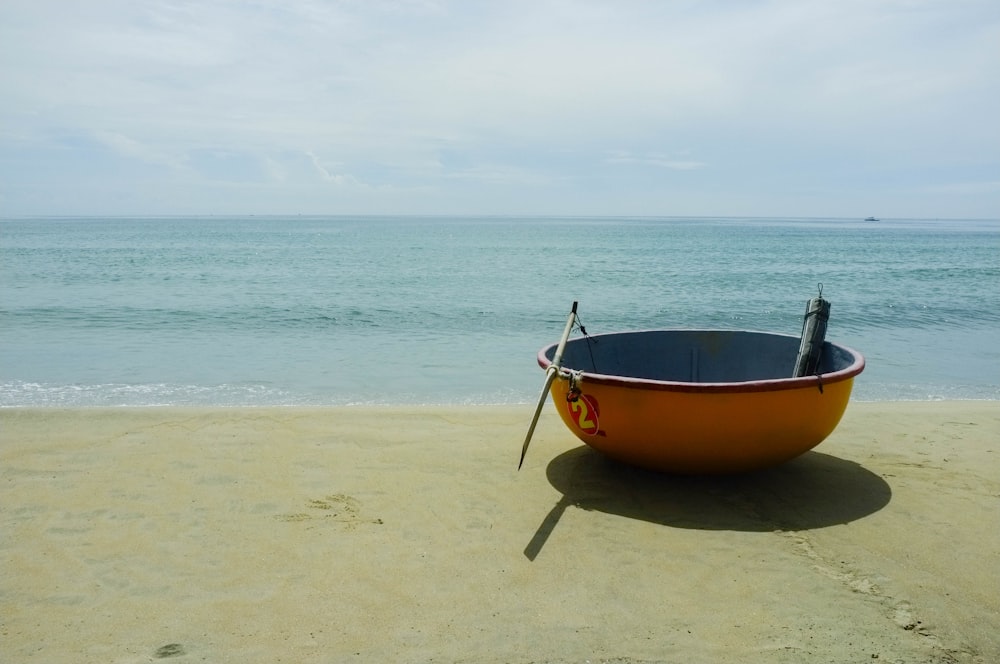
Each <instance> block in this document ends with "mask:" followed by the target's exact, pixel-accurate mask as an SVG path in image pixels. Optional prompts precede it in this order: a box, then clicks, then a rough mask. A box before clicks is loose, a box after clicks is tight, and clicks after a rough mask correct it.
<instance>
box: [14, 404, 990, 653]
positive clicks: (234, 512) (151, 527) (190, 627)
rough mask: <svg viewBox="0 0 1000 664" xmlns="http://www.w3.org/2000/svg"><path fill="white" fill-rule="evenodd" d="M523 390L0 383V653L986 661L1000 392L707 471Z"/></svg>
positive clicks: (887, 409) (868, 410)
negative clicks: (113, 392)
mask: <svg viewBox="0 0 1000 664" xmlns="http://www.w3.org/2000/svg"><path fill="white" fill-rule="evenodd" d="M530 410H531V407H530V406H522V407H486V408H472V407H461V408H450V407H449V408H444V407H427V408H402V407H401V408H327V409H299V408H283V409H214V410H196V409H184V408H162V409H86V410H54V409H38V410H31V409H7V410H3V411H0V570H2V571H0V660H2V661H4V662H12V663H17V662H46V663H52V664H57V663H61V662H74V663H77V662H102V663H104V662H114V663H124V662H151V661H154V662H155V661H163V660H165V661H170V662H178V663H181V662H202V661H208V662H350V661H358V662H376V661H377V662H585V661H590V662H602V661H610V662H660V661H662V662H686V663H691V662H706V663H707V662H862V661H864V662H873V661H879V662H906V663H909V662H921V663H924V662H942V663H943V662H977V663H983V664H986V663H992V662H996V661H1000V458H998V457H1000V403H998V402H989V401H986V402H931V403H852V404H851V405H850V406H849V408H848V411H847V414H846V415H845V417H844V420H843V421H842V422H841V424H840V426H839V427H838V429H837V430H836V431H835V432H834V433H833V435H832V436H831V437H830V438H828V439H827V440H826V441H825V442H824V443H823V444H821V445H820V446H819V447H818V448H816V450H815V451H813V452H810V453H807V454H806V455H804V456H802V457H800V458H799V459H797V460H795V461H792V462H790V463H788V464H785V465H783V466H780V467H777V468H774V469H770V470H766V471H762V472H758V473H754V474H750V475H744V476H737V477H725V478H685V477H671V476H665V475H658V474H655V473H650V472H645V471H640V470H636V469H632V468H629V467H625V466H622V465H619V464H616V463H614V462H611V461H608V460H606V459H604V458H603V457H601V456H599V455H598V454H596V453H594V452H591V451H590V450H589V448H586V447H582V446H581V445H580V443H579V442H578V441H577V440H576V439H575V438H574V437H572V436H571V435H570V434H569V432H568V431H567V430H566V429H565V428H564V427H563V425H562V423H561V422H559V421H558V418H557V417H556V415H555V414H554V413H553V411H552V409H551V406H549V407H548V408H547V409H546V412H545V413H544V414H543V416H542V419H541V421H540V422H539V425H538V429H537V430H536V433H535V438H534V440H533V442H532V445H531V449H530V450H529V452H528V457H527V459H526V461H525V465H524V468H523V469H522V470H521V471H520V472H518V471H517V470H516V468H517V460H518V456H519V453H520V447H521V442H522V440H523V437H524V432H525V429H526V427H527V423H528V419H529V417H530V415H531V413H530Z"/></svg>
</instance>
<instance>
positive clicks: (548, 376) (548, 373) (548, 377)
mask: <svg viewBox="0 0 1000 664" xmlns="http://www.w3.org/2000/svg"><path fill="white" fill-rule="evenodd" d="M575 322H576V301H575V300H574V301H573V309H572V311H570V312H569V318H567V319H566V329H565V330H563V335H562V339H560V340H559V345H558V346H557V347H556V354H555V355H554V356H553V357H552V364H550V365H549V368H548V369H546V370H545V384H544V385H543V386H542V393H541V394H540V395H538V406H536V407H535V414H534V416H532V418H531V424H530V425H529V426H528V435H526V436H525V437H524V445H523V446H522V447H521V460H520V461H519V462H518V464H517V469H518V470H521V465H522V464H524V455H525V454H527V453H528V443H530V442H531V435H532V434H533V433H535V425H536V424H538V416H539V415H541V414H542V407H543V406H544V405H545V398H546V397H547V396H549V388H550V387H552V381H554V380H555V379H556V376H558V375H559V367H560V365H561V364H562V356H563V351H565V350H566V341H567V340H568V339H569V333H570V332H571V331H572V330H573V323H575Z"/></svg>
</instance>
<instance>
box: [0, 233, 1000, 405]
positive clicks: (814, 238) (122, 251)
mask: <svg viewBox="0 0 1000 664" xmlns="http://www.w3.org/2000/svg"><path fill="white" fill-rule="evenodd" d="M819 284H822V287H823V296H824V297H825V298H826V299H827V300H829V301H830V302H831V303H832V312H831V320H830V324H829V329H828V334H827V338H828V339H830V340H832V341H835V342H838V343H841V344H844V345H847V346H850V347H852V348H855V349H857V350H859V351H861V352H862V353H863V354H864V355H865V357H866V359H867V361H868V366H867V368H866V370H865V372H864V373H863V374H861V375H860V376H859V377H858V379H857V380H856V383H855V392H854V398H855V399H858V400H866V401H877V400H932V399H990V400H996V399H1000V220H987V221H961V220H960V221H956V220H947V221H944V220H942V221H929V220H888V221H878V222H863V221H860V220H847V219H736V218H718V219H710V218H697V219H686V218H583V219H580V218H537V219H532V218H459V217H454V218H431V217H412V218H410V217H407V218H399V217H395V218H381V217H331V218H319V217H287V218H286V217H250V218H141V219H97V218H81V219H70V218H59V219H6V220H0V406H3V407H16V406H110V405H127V406H128V405H134V406H139V405H226V406H248V405H347V404H473V405H475V404H508V403H533V402H534V400H535V398H536V397H537V394H538V390H539V388H540V387H541V383H542V379H543V374H542V372H541V370H540V369H539V368H538V367H537V365H536V364H535V354H536V352H537V351H538V349H539V348H540V347H542V346H544V345H547V344H549V343H553V342H555V341H557V340H558V337H559V335H560V334H561V332H562V328H563V326H564V324H565V320H566V316H567V314H568V312H569V308H570V305H571V303H572V302H573V301H574V300H578V301H579V303H580V305H579V311H580V316H581V320H582V322H583V324H584V325H585V326H586V327H587V331H588V332H589V333H591V334H596V333H600V332H611V331H619V330H629V329H648V328H716V329H752V330H766V331H774V332H784V333H789V334H798V333H799V332H800V331H801V326H802V314H803V313H804V310H805V303H806V301H807V300H808V299H809V298H811V297H813V296H815V295H816V293H817V288H818V285H819Z"/></svg>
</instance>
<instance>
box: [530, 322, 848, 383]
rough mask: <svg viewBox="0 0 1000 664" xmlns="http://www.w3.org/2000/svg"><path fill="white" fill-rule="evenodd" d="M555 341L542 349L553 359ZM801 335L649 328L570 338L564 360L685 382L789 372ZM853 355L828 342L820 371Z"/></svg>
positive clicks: (591, 369) (577, 366)
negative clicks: (641, 330) (639, 330)
mask: <svg viewBox="0 0 1000 664" xmlns="http://www.w3.org/2000/svg"><path fill="white" fill-rule="evenodd" d="M555 350H556V349H555V346H554V345H553V346H551V347H549V348H547V349H546V350H545V356H546V357H547V358H548V359H549V360H550V361H551V360H552V357H553V356H554V355H555ZM798 351H799V338H798V337H794V336H789V335H783V334H773V333H768V332H745V331H736V330H733V331H729V330H651V331H645V332H618V333H613V334H601V335H594V336H590V337H579V338H576V339H571V340H570V341H569V342H568V343H567V344H566V350H565V352H564V354H563V362H562V366H563V367H564V368H566V369H572V370H574V371H580V370H582V371H584V372H587V373H597V374H604V375H609V376H627V377H631V378H644V379H648V380H666V381H677V382H687V383H736V382H746V381H754V380H772V379H778V378H791V377H792V374H793V372H794V369H795V358H796V356H797V355H798ZM854 359H855V357H854V355H853V354H852V353H851V352H849V351H847V350H846V349H844V348H841V347H840V346H836V345H834V344H831V343H830V342H826V343H824V344H823V353H822V356H821V358H820V366H819V373H830V372H833V371H839V370H842V369H846V368H848V367H849V366H851V364H852V363H853V362H854Z"/></svg>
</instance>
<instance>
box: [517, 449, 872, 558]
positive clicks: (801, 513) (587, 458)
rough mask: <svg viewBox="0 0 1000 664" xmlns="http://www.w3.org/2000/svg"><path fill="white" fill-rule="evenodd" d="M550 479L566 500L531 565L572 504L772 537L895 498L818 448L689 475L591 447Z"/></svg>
mask: <svg viewBox="0 0 1000 664" xmlns="http://www.w3.org/2000/svg"><path fill="white" fill-rule="evenodd" d="M546 474H547V475H548V479H549V482H550V483H551V484H552V486H553V487H555V488H556V489H557V490H558V491H559V492H561V493H562V494H563V496H562V498H561V499H560V500H559V502H558V503H556V505H555V506H554V507H553V508H552V509H551V510H550V511H549V513H548V515H547V516H546V517H545V519H544V520H543V521H542V523H541V525H539V527H538V530H537V531H536V532H535V535H534V537H532V539H531V541H530V542H529V543H528V546H527V547H525V549H524V555H525V556H526V557H527V558H528V559H529V560H534V559H535V557H536V556H538V554H539V553H540V552H541V550H542V547H543V546H544V545H545V542H546V540H547V539H548V538H549V535H551V534H552V531H553V530H554V529H555V527H556V524H558V523H559V519H560V518H561V517H562V514H563V512H565V511H566V508H568V507H570V506H573V507H577V508H580V509H583V510H588V511H591V510H592V511H598V512H605V513H608V514H616V515H619V516H623V517H627V518H630V519H639V520H642V521H647V522H650V523H656V524H660V525H663V526H670V527H673V528H691V529H699V530H733V531H745V532H770V531H777V530H783V531H790V530H811V529H815V528H825V527H828V526H833V525H838V524H844V523H849V522H851V521H855V520H857V519H860V518H863V517H866V516H868V515H870V514H874V513H875V512H877V511H878V510H880V509H882V508H883V507H885V506H886V505H888V504H889V501H890V500H891V498H892V490H891V489H890V487H889V485H888V484H887V483H886V482H885V480H883V479H882V478H881V477H879V476H878V475H876V474H875V473H873V472H871V471H870V470H867V469H866V468H864V467H863V466H861V465H859V464H857V463H855V462H853V461H847V460H844V459H840V458H837V457H834V456H830V455H828V454H823V453H821V452H815V451H810V452H806V453H805V454H803V455H802V456H800V457H798V458H796V459H793V460H791V461H789V462H787V463H784V464H781V465H779V466H776V467H773V468H768V469H765V470H760V471H757V472H753V473H746V474H741V475H723V476H694V477H689V476H679V475H669V474H664V473H658V472H653V471H648V470H643V469H640V468H635V467H632V466H628V465H625V464H622V463H619V462H617V461H613V460H611V459H609V458H608V457H606V456H604V455H603V454H600V453H599V452H596V451H594V450H593V449H591V448H589V447H587V446H585V445H584V446H580V447H577V448H575V449H572V450H569V451H568V452H564V453H563V454H560V455H559V456H557V457H556V458H555V459H553V460H552V461H551V462H550V463H549V465H548V468H547V471H546Z"/></svg>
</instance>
